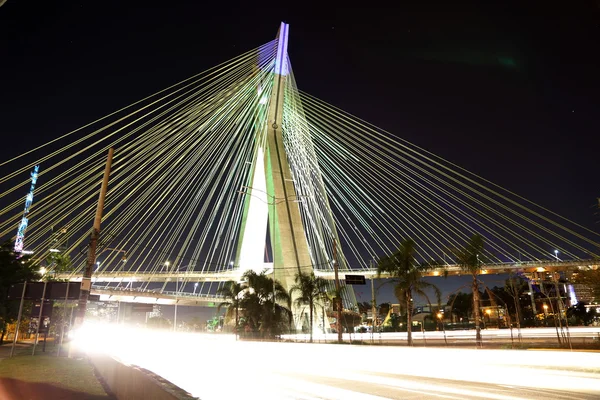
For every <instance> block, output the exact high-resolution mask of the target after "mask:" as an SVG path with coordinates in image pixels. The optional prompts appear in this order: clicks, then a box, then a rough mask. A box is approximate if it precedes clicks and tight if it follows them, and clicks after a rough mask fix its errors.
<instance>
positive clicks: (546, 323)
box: [543, 304, 548, 326]
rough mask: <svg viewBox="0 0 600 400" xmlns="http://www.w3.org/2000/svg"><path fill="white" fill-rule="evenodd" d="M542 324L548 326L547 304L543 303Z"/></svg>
mask: <svg viewBox="0 0 600 400" xmlns="http://www.w3.org/2000/svg"><path fill="white" fill-rule="evenodd" d="M543 307H544V325H545V326H548V304H544V305H543Z"/></svg>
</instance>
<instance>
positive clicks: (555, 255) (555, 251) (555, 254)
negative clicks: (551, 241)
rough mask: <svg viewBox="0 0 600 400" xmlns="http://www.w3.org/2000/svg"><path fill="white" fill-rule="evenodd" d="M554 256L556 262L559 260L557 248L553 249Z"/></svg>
mask: <svg viewBox="0 0 600 400" xmlns="http://www.w3.org/2000/svg"><path fill="white" fill-rule="evenodd" d="M554 257H556V262H559V261H560V260H559V259H558V250H556V249H554Z"/></svg>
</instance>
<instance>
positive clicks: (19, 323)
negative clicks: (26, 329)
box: [9, 281, 27, 358]
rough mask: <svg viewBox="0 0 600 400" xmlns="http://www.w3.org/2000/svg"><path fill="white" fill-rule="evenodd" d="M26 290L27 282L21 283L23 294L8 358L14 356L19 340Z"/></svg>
mask: <svg viewBox="0 0 600 400" xmlns="http://www.w3.org/2000/svg"><path fill="white" fill-rule="evenodd" d="M26 289H27V281H25V282H23V292H22V293H21V304H19V315H18V316H17V326H16V327H15V337H14V338H13V342H12V347H11V348H10V356H9V358H12V357H13V355H14V354H15V346H16V345H17V339H18V338H19V327H20V326H21V317H22V316H23V303H24V302H25V290H26Z"/></svg>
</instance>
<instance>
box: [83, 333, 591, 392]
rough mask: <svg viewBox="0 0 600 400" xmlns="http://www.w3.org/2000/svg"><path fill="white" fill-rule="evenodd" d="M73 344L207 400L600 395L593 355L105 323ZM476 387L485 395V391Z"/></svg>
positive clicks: (84, 334)
mask: <svg viewBox="0 0 600 400" xmlns="http://www.w3.org/2000/svg"><path fill="white" fill-rule="evenodd" d="M73 342H74V345H76V346H77V347H79V348H81V349H84V350H86V351H88V352H89V353H94V352H104V353H106V354H109V355H112V356H114V357H117V358H119V359H120V360H121V361H123V362H125V363H128V364H134V365H138V366H140V367H143V368H146V369H149V370H151V371H153V372H155V373H157V374H159V375H161V376H162V377H164V378H165V379H167V380H170V381H171V382H173V383H174V384H176V385H178V386H180V387H181V388H183V389H185V390H187V391H188V392H190V393H191V394H192V395H194V396H199V397H200V398H202V399H204V400H206V399H224V398H258V397H256V396H259V397H260V398H261V399H287V398H290V399H292V398H305V399H309V398H320V399H379V398H390V397H389V396H392V397H391V398H403V397H402V393H404V395H406V394H407V393H412V394H419V395H421V396H423V397H430V398H453V399H463V398H486V399H497V400H518V399H525V398H535V396H534V395H539V393H536V392H535V390H537V389H540V390H541V389H544V390H546V391H554V392H553V393H554V394H555V395H557V393H560V392H561V391H568V392H569V393H570V394H571V395H572V394H573V393H574V392H578V393H580V394H581V398H593V397H586V396H589V395H592V394H593V395H600V374H599V372H600V354H599V353H582V352H564V351H536V352H531V351H509V350H476V349H464V348H440V347H436V348H434V347H428V348H407V347H395V346H348V345H344V346H340V345H334V344H305V343H273V342H245V341H235V338H234V336H232V335H218V334H196V333H173V332H169V331H152V330H149V329H136V328H129V327H123V326H116V325H101V324H87V325H86V326H84V327H83V328H82V329H81V331H80V332H79V334H78V335H77V337H75V338H74V341H73ZM233 382H235V384H232V383H233ZM482 385H484V386H485V387H488V386H489V390H487V389H486V390H485V391H481V386H482ZM549 395H550V396H551V394H549ZM381 396H383V397H381Z"/></svg>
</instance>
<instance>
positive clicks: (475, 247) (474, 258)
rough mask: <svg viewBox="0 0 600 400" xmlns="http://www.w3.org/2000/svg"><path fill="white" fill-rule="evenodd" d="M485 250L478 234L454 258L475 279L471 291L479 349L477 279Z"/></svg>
mask: <svg viewBox="0 0 600 400" xmlns="http://www.w3.org/2000/svg"><path fill="white" fill-rule="evenodd" d="M483 249H484V243H483V237H482V236H481V235H479V234H477V235H474V236H473V237H471V239H470V240H469V241H468V242H467V244H466V245H465V247H464V248H462V249H458V250H455V251H454V256H455V257H456V262H457V264H458V266H459V267H460V269H461V270H463V272H466V273H468V274H470V275H471V277H472V278H473V281H472V284H471V290H472V291H473V318H474V319H475V342H476V343H477V346H478V347H481V346H482V341H481V324H480V321H479V280H478V279H477V275H478V274H479V271H480V269H481V265H482V264H483V262H484V258H483V257H484V255H483Z"/></svg>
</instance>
